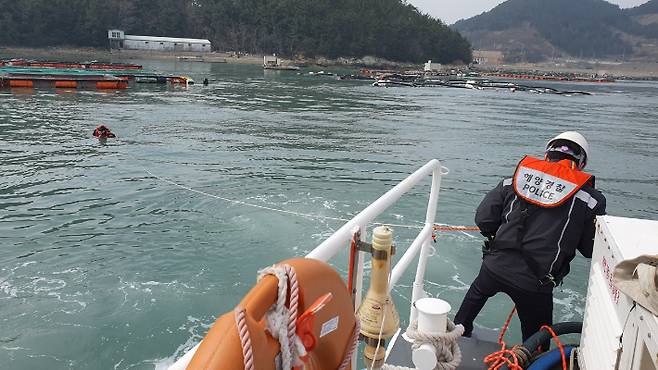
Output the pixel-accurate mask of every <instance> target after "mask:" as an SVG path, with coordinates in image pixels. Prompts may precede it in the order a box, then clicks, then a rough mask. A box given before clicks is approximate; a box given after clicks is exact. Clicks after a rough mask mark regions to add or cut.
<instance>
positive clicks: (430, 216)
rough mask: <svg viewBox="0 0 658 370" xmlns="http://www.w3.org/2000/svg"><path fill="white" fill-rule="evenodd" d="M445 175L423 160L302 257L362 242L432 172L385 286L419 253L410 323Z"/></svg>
mask: <svg viewBox="0 0 658 370" xmlns="http://www.w3.org/2000/svg"><path fill="white" fill-rule="evenodd" d="M447 174H448V169H447V168H445V167H442V166H441V162H439V160H437V159H432V160H431V161H429V162H427V163H426V164H425V165H424V166H423V167H421V168H419V169H418V170H416V172H414V173H412V174H411V175H409V176H408V177H407V178H406V179H404V180H402V181H401V182H400V183H399V184H397V185H396V186H394V187H393V188H392V189H391V190H389V191H387V192H386V193H385V194H384V195H382V196H381V197H379V198H378V199H377V200H376V201H374V202H373V203H371V204H370V205H369V206H368V207H366V208H365V209H364V210H363V211H361V212H359V214H357V215H356V216H354V218H352V219H351V220H350V221H348V222H347V223H345V224H344V225H343V226H342V227H341V228H340V229H338V230H337V231H336V232H335V233H333V234H332V235H331V236H330V237H329V238H327V239H326V240H325V241H324V242H322V243H320V245H318V246H317V247H315V249H313V250H312V251H311V252H310V253H308V254H307V255H306V258H313V259H317V260H320V261H323V262H328V261H329V260H331V259H332V258H333V257H334V256H336V254H338V252H339V251H340V250H341V249H343V248H347V247H349V245H350V241H351V239H352V236H353V235H354V233H356V232H360V233H361V239H362V240H363V241H365V237H366V228H367V226H368V225H369V224H371V223H372V222H373V221H374V220H375V218H377V217H378V216H379V215H381V214H382V213H383V212H384V211H386V209H388V208H389V207H390V206H392V205H393V204H394V203H396V202H397V201H398V200H399V199H400V198H401V197H402V196H403V195H404V194H406V193H407V192H409V190H411V188H413V187H414V186H415V185H417V184H418V183H419V182H421V181H423V180H424V179H425V178H427V176H429V175H432V185H431V189H430V196H429V200H428V203H427V212H426V214H425V226H424V227H423V228H422V230H421V231H420V232H419V233H418V235H417V236H416V238H415V239H414V241H413V242H412V243H411V245H410V246H409V248H407V250H406V251H405V252H404V254H403V255H402V257H401V258H400V260H399V261H398V262H397V263H396V264H395V266H394V267H393V269H392V270H391V276H390V283H389V289H392V287H393V286H395V284H396V283H397V282H398V281H399V279H400V277H402V275H403V274H404V272H405V271H406V270H407V268H408V267H409V265H410V264H411V262H412V261H413V259H414V257H415V256H416V255H417V254H418V253H419V252H420V256H419V259H418V266H417V268H416V277H415V279H414V284H413V290H412V295H411V311H410V316H409V322H412V321H413V320H414V319H415V317H416V309H415V308H414V305H413V303H414V302H415V301H416V300H418V299H420V298H423V297H424V296H425V291H424V288H423V285H424V284H423V282H424V277H425V269H426V266H427V257H428V256H429V252H430V249H431V246H430V243H431V241H432V232H433V228H434V220H435V217H436V208H437V204H438V200H439V190H440V188H441V177H442V176H443V175H447ZM364 261H365V252H359V253H358V258H357V262H356V263H357V269H356V284H355V288H356V297H355V302H356V303H355V306H356V307H355V310H357V309H358V305H359V304H360V302H361V294H362V292H361V291H362V287H363V265H364ZM200 345H201V343H199V344H197V345H196V346H195V347H194V348H192V349H191V350H189V351H188V352H187V353H186V354H185V355H183V357H181V358H180V359H178V361H176V363H174V364H173V365H172V366H171V367H169V370H178V369H185V367H187V365H188V364H189V362H190V361H191V360H192V357H193V356H194V353H195V352H196V350H197V349H198V348H199V346H200ZM355 366H356V353H355V354H354V358H353V362H352V368H355Z"/></svg>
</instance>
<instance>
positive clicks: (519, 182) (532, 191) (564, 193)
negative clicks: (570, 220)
mask: <svg viewBox="0 0 658 370" xmlns="http://www.w3.org/2000/svg"><path fill="white" fill-rule="evenodd" d="M591 178H592V175H590V174H588V173H585V172H582V171H579V170H577V169H575V166H574V165H573V162H572V161H569V160H561V161H559V162H549V161H545V160H543V159H538V158H534V157H530V156H526V157H524V158H523V159H522V160H521V162H519V165H518V166H517V167H516V172H515V173H514V181H513V185H514V192H515V193H516V195H518V196H519V197H520V198H521V199H524V200H526V201H527V202H529V203H532V204H535V205H538V206H540V207H547V208H550V207H557V206H559V205H561V204H563V203H564V202H566V201H567V200H568V199H570V198H571V197H572V196H573V195H574V194H576V193H577V192H578V190H580V188H582V187H583V185H585V184H586V183H587V182H588V181H590V179H591Z"/></svg>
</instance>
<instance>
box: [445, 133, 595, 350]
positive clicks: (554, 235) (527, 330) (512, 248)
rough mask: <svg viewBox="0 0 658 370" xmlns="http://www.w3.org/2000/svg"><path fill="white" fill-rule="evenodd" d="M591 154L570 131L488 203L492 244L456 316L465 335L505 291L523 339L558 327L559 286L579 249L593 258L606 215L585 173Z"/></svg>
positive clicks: (484, 228)
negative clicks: (555, 324)
mask: <svg viewBox="0 0 658 370" xmlns="http://www.w3.org/2000/svg"><path fill="white" fill-rule="evenodd" d="M588 153H589V145H588V143H587V140H585V138H584V137H583V136H582V135H581V134H579V133H577V132H574V131H569V132H564V133H562V134H560V135H558V136H556V137H555V138H553V139H551V140H550V141H549V142H548V144H547V145H546V152H545V156H544V158H543V159H538V158H533V157H530V156H526V157H525V158H524V159H523V160H522V161H521V162H520V163H519V164H518V166H517V168H516V172H515V174H514V177H513V178H511V179H505V180H503V181H501V182H500V183H499V184H498V186H496V187H495V188H494V189H493V190H491V191H490V192H489V193H488V194H487V195H486V196H485V197H484V199H483V200H482V202H481V203H480V205H479V206H478V209H477V212H476V215H475V222H476V224H477V225H478V227H479V228H480V231H481V232H482V234H483V235H484V236H485V237H486V238H487V240H486V241H485V245H484V247H483V262H482V266H481V267H480V272H479V274H478V276H477V277H476V278H475V281H473V284H471V287H470V289H469V290H468V293H466V296H465V297H464V301H463V302H462V304H461V307H460V308H459V311H458V312H457V315H456V316H455V323H456V324H462V325H464V328H465V329H466V331H465V334H464V335H467V336H470V334H471V331H472V330H473V320H475V317H476V316H477V315H478V313H479V312H480V310H481V309H482V307H483V306H484V304H485V303H486V302H487V299H488V298H490V297H493V296H494V295H495V294H496V293H499V292H502V293H505V294H507V295H508V296H509V297H510V298H511V299H512V301H514V304H515V305H516V309H517V312H518V315H519V319H520V320H521V331H522V334H523V340H524V341H525V340H526V339H528V338H529V337H530V336H531V335H532V334H534V333H535V332H537V331H538V330H539V329H540V327H541V326H542V325H545V324H546V325H551V324H552V322H553V288H555V287H556V286H558V285H560V284H561V283H562V279H564V277H565V276H566V275H567V274H568V273H569V263H570V262H571V260H573V258H574V257H575V255H576V250H578V251H579V252H580V253H581V254H582V255H583V256H585V257H587V258H591V257H592V248H593V244H594V231H595V224H594V223H595V216H597V215H603V214H605V203H606V201H605V197H604V196H603V195H602V194H601V193H600V192H599V191H597V190H596V189H595V188H594V177H593V176H591V175H589V174H587V173H585V172H583V171H582V170H583V169H584V168H585V166H586V165H587V160H588Z"/></svg>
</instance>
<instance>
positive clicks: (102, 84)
mask: <svg viewBox="0 0 658 370" xmlns="http://www.w3.org/2000/svg"><path fill="white" fill-rule="evenodd" d="M127 87H128V82H127V81H98V82H96V88H97V89H111V90H117V89H125V88H127Z"/></svg>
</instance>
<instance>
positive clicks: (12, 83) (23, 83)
mask: <svg viewBox="0 0 658 370" xmlns="http://www.w3.org/2000/svg"><path fill="white" fill-rule="evenodd" d="M9 87H34V82H32V81H31V80H9Z"/></svg>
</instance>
